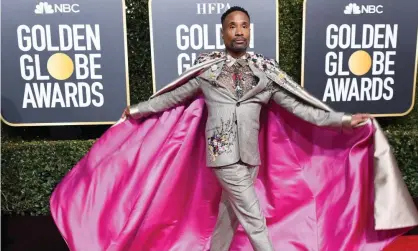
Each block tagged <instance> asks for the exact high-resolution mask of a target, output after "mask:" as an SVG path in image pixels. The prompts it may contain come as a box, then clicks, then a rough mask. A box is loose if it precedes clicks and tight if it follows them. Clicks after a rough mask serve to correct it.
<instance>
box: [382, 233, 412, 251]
mask: <svg viewBox="0 0 418 251" xmlns="http://www.w3.org/2000/svg"><path fill="white" fill-rule="evenodd" d="M383 251H418V235H407V236H400V237H399V238H397V239H396V240H395V241H394V242H392V243H391V244H390V245H389V246H387V247H386V248H385V249H384V250H383Z"/></svg>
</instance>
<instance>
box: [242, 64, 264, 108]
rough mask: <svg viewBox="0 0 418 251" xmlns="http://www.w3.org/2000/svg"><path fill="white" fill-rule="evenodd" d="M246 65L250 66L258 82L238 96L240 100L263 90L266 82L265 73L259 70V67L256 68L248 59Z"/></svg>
mask: <svg viewBox="0 0 418 251" xmlns="http://www.w3.org/2000/svg"><path fill="white" fill-rule="evenodd" d="M248 66H249V67H250V68H251V70H252V72H253V73H254V75H255V76H256V77H257V78H258V83H257V85H256V86H254V87H253V88H252V89H251V90H249V91H248V92H246V93H245V94H244V95H243V96H242V97H241V98H240V101H244V100H246V99H249V98H251V97H253V96H254V95H256V94H257V93H259V92H261V91H262V90H264V89H265V88H266V85H267V82H268V79H267V76H266V74H265V73H264V72H263V71H261V70H260V69H258V68H257V67H255V66H254V64H253V63H252V62H250V61H249V62H248Z"/></svg>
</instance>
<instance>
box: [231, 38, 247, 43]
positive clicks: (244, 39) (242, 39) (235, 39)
mask: <svg viewBox="0 0 418 251" xmlns="http://www.w3.org/2000/svg"><path fill="white" fill-rule="evenodd" d="M237 40H238V41H245V42H247V39H246V38H245V37H237V38H234V39H232V42H235V41H237Z"/></svg>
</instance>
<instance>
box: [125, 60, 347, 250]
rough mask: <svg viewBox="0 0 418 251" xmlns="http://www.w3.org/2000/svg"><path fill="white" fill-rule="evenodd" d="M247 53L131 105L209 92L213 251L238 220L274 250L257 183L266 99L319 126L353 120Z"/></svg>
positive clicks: (157, 105)
mask: <svg viewBox="0 0 418 251" xmlns="http://www.w3.org/2000/svg"><path fill="white" fill-rule="evenodd" d="M244 58H245V56H244V57H243V58H242V59H240V60H238V61H237V60H235V59H233V58H231V57H229V56H228V60H227V61H225V60H224V61H221V62H220V63H218V64H215V65H212V67H211V68H210V69H208V70H206V71H205V72H204V73H202V74H200V75H199V76H198V77H196V78H193V79H191V80H190V81H189V82H187V83H186V84H184V85H182V86H180V87H177V88H175V89H174V90H171V91H169V92H166V93H164V94H161V95H159V96H156V97H155V98H152V99H150V100H149V101H146V102H142V103H140V104H138V105H136V106H133V107H131V114H132V115H133V117H135V118H140V117H144V116H148V115H150V114H152V113H156V112H162V111H164V110H166V109H168V108H170V107H173V106H175V105H178V104H180V103H182V102H184V101H185V100H187V99H189V98H191V97H193V96H195V95H196V94H197V93H198V92H200V91H201V92H202V93H203V95H204V98H205V102H206V106H207V109H208V120H207V122H206V128H205V137H206V151H207V154H206V156H207V160H206V162H207V165H208V166H210V167H213V170H214V172H215V175H216V177H217V178H218V180H219V182H220V184H221V186H222V188H223V195H222V202H221V204H220V208H219V216H218V221H217V223H216V227H215V230H214V234H213V236H212V241H211V250H213V251H223V250H225V251H226V250H228V248H229V245H230V244H231V242H232V239H233V235H234V232H235V230H236V228H237V226H238V222H240V223H241V225H242V226H243V228H244V229H245V231H246V233H247V234H248V236H249V239H250V241H251V243H252V246H253V247H254V249H255V250H263V251H269V250H273V246H272V244H271V241H270V240H269V238H268V231H267V227H266V221H265V217H264V216H263V213H262V211H261V208H260V205H259V202H258V198H257V196H256V193H255V189H254V186H253V179H254V178H255V177H256V174H257V171H258V166H259V165H260V164H261V163H260V162H261V161H260V154H259V147H258V134H259V127H260V125H259V116H260V111H261V108H262V106H263V105H264V104H267V103H268V102H269V101H270V99H273V100H274V101H275V102H276V103H278V104H279V105H281V106H283V107H284V108H285V109H287V110H289V111H290V112H292V113H294V114H295V115H296V116H298V117H300V118H302V119H304V120H306V121H309V122H311V123H313V124H316V125H318V126H335V127H341V126H343V125H344V124H345V123H346V122H349V119H350V116H345V115H344V114H343V113H338V112H328V111H324V110H322V109H317V108H315V107H313V106H311V105H308V104H306V103H304V102H303V101H302V100H299V99H298V98H297V97H295V96H293V95H292V94H291V93H288V92H287V91H286V90H285V89H282V88H281V87H280V85H279V84H280V81H291V80H290V79H289V78H288V77H287V76H286V75H285V74H284V73H283V72H282V73H280V74H279V76H273V75H271V74H270V76H269V75H268V74H266V73H264V72H263V71H261V70H259V69H258V68H257V67H256V66H254V65H253V64H252V63H251V62H247V61H245V60H244ZM234 69H235V73H234V72H233V71H234ZM237 76H239V80H240V81H238V82H237V81H236V80H237V78H238V77H237ZM234 84H235V85H234Z"/></svg>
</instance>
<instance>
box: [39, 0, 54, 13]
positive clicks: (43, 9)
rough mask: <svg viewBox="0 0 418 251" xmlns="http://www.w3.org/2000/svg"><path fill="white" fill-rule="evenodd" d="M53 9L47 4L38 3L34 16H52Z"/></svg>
mask: <svg viewBox="0 0 418 251" xmlns="http://www.w3.org/2000/svg"><path fill="white" fill-rule="evenodd" d="M53 13H54V9H53V7H52V5H51V4H49V3H48V2H40V3H38V4H37V5H36V6H35V14H38V15H42V14H53Z"/></svg>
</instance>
